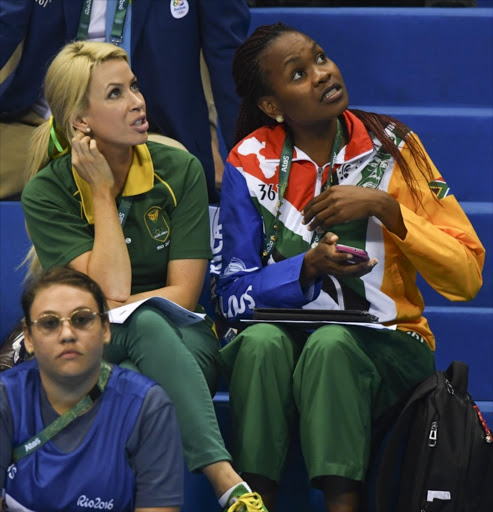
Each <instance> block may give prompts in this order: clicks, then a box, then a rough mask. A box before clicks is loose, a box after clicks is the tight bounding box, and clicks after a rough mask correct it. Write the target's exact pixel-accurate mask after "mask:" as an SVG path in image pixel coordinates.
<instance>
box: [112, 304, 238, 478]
mask: <svg viewBox="0 0 493 512" xmlns="http://www.w3.org/2000/svg"><path fill="white" fill-rule="evenodd" d="M218 350H219V341H218V340H217V338H216V336H215V335H214V333H213V332H212V330H211V328H210V327H209V326H208V325H207V323H206V322H200V323H198V324H195V325H192V326H188V327H181V328H177V327H175V326H173V324H172V323H171V322H170V321H169V320H168V319H167V318H166V317H165V316H164V315H163V314H162V313H160V312H159V311H158V310H155V309H153V308H150V307H146V306H141V307H139V308H138V309H137V310H136V311H135V312H134V313H133V314H132V315H131V316H130V317H129V318H128V319H127V320H126V321H125V323H124V324H122V325H118V324H111V342H110V344H109V345H107V346H106V347H105V352H104V356H105V359H106V360H107V361H109V362H111V363H115V364H120V363H122V362H124V361H127V360H128V359H130V361H131V362H132V363H133V364H134V365H135V366H136V367H137V369H138V370H139V371H140V372H141V373H142V374H144V375H146V376H147V377H150V378H151V379H153V380H155V381H156V382H157V383H159V384H160V385H161V386H162V387H163V389H164V390H165V391H166V392H167V393H168V395H169V397H170V398H171V400H172V401H173V403H174V405H175V409H176V415H177V418H178V423H179V426H180V433H181V437H182V442H183V451H184V456H185V461H186V463H187V467H188V469H189V470H190V471H197V470H199V469H201V468H203V467H204V466H207V465H209V464H212V463H213V462H218V461H221V460H228V461H231V456H230V454H229V452H228V451H227V450H226V448H225V446H224V441H223V438H222V436H221V433H220V431H219V427H218V424H217V418H216V413H215V410H214V404H213V402H212V398H211V396H212V394H213V393H214V392H215V387H216V385H217V378H218V366H217V357H218ZM124 366H128V365H125V364H124Z"/></svg>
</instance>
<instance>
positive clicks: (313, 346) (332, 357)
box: [303, 325, 364, 366]
mask: <svg viewBox="0 0 493 512" xmlns="http://www.w3.org/2000/svg"><path fill="white" fill-rule="evenodd" d="M303 352H304V353H305V356H306V355H309V356H310V357H313V358H316V359H320V360H324V361H330V363H331V364H333V365H336V366H337V365H338V364H340V363H342V362H343V361H349V360H351V359H354V358H355V357H361V356H364V353H363V352H362V351H361V349H360V348H359V347H358V344H357V342H356V340H355V339H354V337H353V336H352V335H351V333H350V331H349V330H348V329H347V328H346V327H344V326H342V325H327V326H324V327H321V328H319V329H317V330H316V331H315V332H314V333H313V334H312V335H310V337H309V338H308V340H307V342H306V345H305V348H304V350H303Z"/></svg>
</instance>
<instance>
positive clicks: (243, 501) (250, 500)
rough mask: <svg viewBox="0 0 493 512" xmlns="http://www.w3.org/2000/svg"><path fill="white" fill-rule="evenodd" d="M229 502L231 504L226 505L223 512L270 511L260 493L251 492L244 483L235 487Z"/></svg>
mask: <svg viewBox="0 0 493 512" xmlns="http://www.w3.org/2000/svg"><path fill="white" fill-rule="evenodd" d="M228 502H229V503H230V505H226V506H225V507H224V509H223V512H269V511H268V510H267V509H266V508H265V505H264V502H263V501H262V497H261V496H260V494H258V493H256V492H249V491H248V489H247V488H246V487H245V486H244V485H242V484H238V485H237V486H236V487H235V488H234V489H233V492H232V493H231V496H230V497H229V499H228ZM231 502H233V503H231Z"/></svg>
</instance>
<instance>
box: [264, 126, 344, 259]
mask: <svg viewBox="0 0 493 512" xmlns="http://www.w3.org/2000/svg"><path fill="white" fill-rule="evenodd" d="M343 140H344V139H343V136H342V126H341V122H340V121H339V119H337V131H336V136H335V139H334V145H333V147H332V156H331V159H330V165H329V176H328V178H327V181H326V182H325V185H324V186H323V188H322V191H323V190H325V189H326V188H327V187H330V185H331V181H332V170H333V168H334V160H335V158H336V156H337V154H338V153H339V151H340V150H341V146H342V143H343ZM293 152H294V143H293V138H292V136H291V133H290V132H289V131H286V137H285V139H284V144H283V146H282V151H281V160H280V162H279V198H278V200H277V205H276V207H277V212H276V216H275V219H274V221H273V223H272V224H271V227H270V230H269V235H268V236H266V237H265V240H264V250H263V252H262V263H263V264H264V265H266V264H267V260H268V259H269V256H270V255H271V254H272V251H273V250H274V247H275V245H276V242H277V234H276V233H277V230H278V229H279V225H278V222H279V217H280V215H281V206H282V200H283V199H284V194H285V192H286V189H287V187H288V180H289V173H290V171H291V163H292V162H293ZM322 236H323V233H319V232H318V231H315V232H314V233H313V237H312V241H311V243H312V244H313V243H317V242H319V241H320V239H321V238H322Z"/></svg>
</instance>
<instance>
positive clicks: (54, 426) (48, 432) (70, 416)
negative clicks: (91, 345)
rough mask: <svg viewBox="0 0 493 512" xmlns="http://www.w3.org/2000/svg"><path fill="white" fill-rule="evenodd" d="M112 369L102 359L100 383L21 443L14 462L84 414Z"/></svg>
mask: <svg viewBox="0 0 493 512" xmlns="http://www.w3.org/2000/svg"><path fill="white" fill-rule="evenodd" d="M111 370H112V369H111V366H110V365H109V364H108V363H106V362H105V361H101V371H100V373H99V378H98V383H97V384H96V386H94V387H93V388H92V389H91V391H90V392H89V393H88V394H87V395H85V396H84V397H83V398H82V399H81V400H79V401H78V402H77V403H76V404H75V405H74V406H73V407H72V408H71V409H69V410H68V411H67V412H65V413H64V414H62V415H61V416H59V417H58V418H57V419H56V420H55V421H54V422H53V423H50V424H49V425H48V426H47V427H46V428H45V429H43V430H42V431H41V432H38V433H37V434H36V435H34V436H33V437H31V439H28V440H27V441H25V442H24V443H22V444H21V445H19V446H17V447H16V448H14V451H13V460H14V462H18V461H19V460H20V459H22V458H23V457H25V456H26V455H29V454H31V453H33V452H34V451H36V450H37V449H38V448H41V447H42V446H43V445H44V444H45V443H47V442H48V441H49V440H50V439H52V438H53V437H55V436H56V435H57V434H58V433H59V432H60V431H61V430H63V429H64V428H65V427H66V426H67V425H69V424H70V423H72V421H74V420H75V419H76V418H78V417H79V416H81V415H82V414H84V413H85V412H86V411H87V410H88V409H89V407H91V405H92V404H93V403H94V402H95V401H96V400H97V399H98V398H99V396H100V395H101V394H102V393H103V391H104V389H105V387H106V384H107V383H108V380H109V378H110V375H111Z"/></svg>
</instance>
